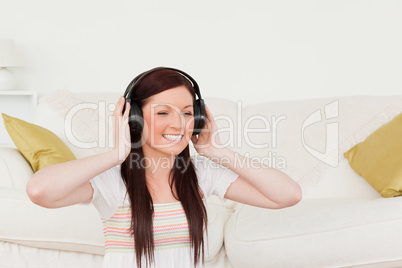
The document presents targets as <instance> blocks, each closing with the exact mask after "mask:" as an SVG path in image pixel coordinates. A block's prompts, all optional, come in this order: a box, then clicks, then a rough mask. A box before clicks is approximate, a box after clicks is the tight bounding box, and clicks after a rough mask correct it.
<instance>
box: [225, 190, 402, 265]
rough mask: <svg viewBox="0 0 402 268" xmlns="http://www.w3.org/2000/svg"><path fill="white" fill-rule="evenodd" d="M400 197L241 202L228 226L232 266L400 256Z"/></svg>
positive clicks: (328, 262) (357, 262)
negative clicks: (262, 204)
mask: <svg viewBox="0 0 402 268" xmlns="http://www.w3.org/2000/svg"><path fill="white" fill-rule="evenodd" d="M401 201H402V197H395V198H386V199H385V198H379V199H375V200H367V199H305V200H302V201H301V202H300V203H299V204H298V205H296V206H294V207H289V208H285V209H281V210H269V209H263V208H257V207H251V206H246V205H241V206H237V208H236V211H235V212H234V214H233V216H231V218H230V219H229V220H228V222H227V224H226V226H225V240H224V243H225V247H226V253H227V255H228V258H229V260H230V262H231V263H232V265H233V267H308V268H311V267H345V266H352V265H361V264H366V263H372V262H378V261H390V260H400V256H401V252H402V244H401V243H400V241H399V239H398V238H397V235H398V234H399V233H401V232H402V202H401Z"/></svg>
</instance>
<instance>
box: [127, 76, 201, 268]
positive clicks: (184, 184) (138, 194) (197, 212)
mask: <svg viewBox="0 0 402 268" xmlns="http://www.w3.org/2000/svg"><path fill="white" fill-rule="evenodd" d="M178 86H185V87H186V88H187V89H188V90H189V92H190V93H191V94H192V96H193V100H194V99H195V92H194V89H193V87H192V85H191V83H190V82H189V81H188V80H187V78H185V77H183V76H182V75H181V74H179V73H178V72H175V71H173V70H167V69H160V70H157V71H154V72H152V73H150V74H148V75H147V76H146V77H144V78H142V79H141V81H140V82H139V83H138V84H137V85H136V87H135V88H134V90H133V91H132V93H131V99H132V100H134V101H136V102H137V103H138V104H139V106H140V107H143V106H144V105H145V104H146V103H147V101H148V99H149V97H151V96H153V95H155V94H158V93H160V92H162V91H165V90H168V89H171V88H174V87H178ZM140 140H141V134H139V135H135V136H134V137H131V142H132V144H141V142H140ZM132 154H134V155H135V156H136V159H138V160H139V161H142V160H143V158H144V154H143V150H142V147H140V146H132V148H131V152H130V155H129V157H127V159H126V160H125V161H124V162H123V163H122V164H121V176H122V178H123V181H124V183H125V185H126V188H127V194H128V196H129V199H130V202H131V212H132V217H131V232H132V233H133V236H134V243H135V253H136V259H137V264H138V266H139V267H140V268H141V259H142V256H143V255H144V256H145V258H146V263H147V267H148V263H152V262H154V236H153V221H152V215H153V213H154V209H153V201H152V197H151V194H150V192H149V190H148V187H147V184H146V180H145V169H144V167H141V165H130V161H129V159H131V155H132ZM137 156H139V158H138V157H137ZM169 177H170V178H171V180H170V181H169V182H170V189H171V192H172V195H173V196H174V197H175V198H176V199H178V200H179V201H180V202H181V204H182V206H183V209H184V211H185V213H186V217H187V221H188V226H189V234H190V241H191V247H192V249H193V253H194V254H193V256H194V266H196V264H197V263H198V262H199V261H200V259H201V258H202V262H203V263H204V236H203V234H204V229H205V231H206V230H207V225H208V218H207V211H206V208H205V206H204V203H203V201H202V197H201V195H200V192H201V191H200V188H199V186H198V178H197V175H196V173H195V168H194V166H193V163H192V162H191V160H190V150H189V146H188V145H187V147H186V148H185V149H184V150H183V151H182V152H181V153H180V154H179V155H177V156H176V159H175V163H174V165H173V168H172V170H171V171H170V176H169ZM173 189H175V190H176V192H177V196H175V194H174V191H173ZM201 253H202V254H201Z"/></svg>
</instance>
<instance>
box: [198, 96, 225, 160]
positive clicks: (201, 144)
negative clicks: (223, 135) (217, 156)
mask: <svg viewBox="0 0 402 268" xmlns="http://www.w3.org/2000/svg"><path fill="white" fill-rule="evenodd" d="M205 117H206V120H205V125H204V127H203V128H202V130H201V132H200V133H199V134H198V137H197V135H193V136H192V137H191V141H192V142H193V145H194V148H195V149H196V150H197V152H198V154H200V155H203V156H206V157H208V156H212V155H213V151H214V150H216V149H219V148H221V147H222V145H221V142H220V139H219V134H218V128H217V127H216V124H215V121H214V118H213V116H212V114H211V111H210V110H209V108H208V106H207V105H206V104H205Z"/></svg>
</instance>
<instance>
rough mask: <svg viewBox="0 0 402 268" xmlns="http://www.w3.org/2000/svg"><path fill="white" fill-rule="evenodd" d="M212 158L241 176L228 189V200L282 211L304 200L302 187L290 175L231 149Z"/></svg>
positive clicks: (217, 151) (220, 150)
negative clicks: (281, 209)
mask: <svg viewBox="0 0 402 268" xmlns="http://www.w3.org/2000/svg"><path fill="white" fill-rule="evenodd" d="M208 158H210V160H212V161H214V162H216V163H218V164H220V165H221V166H224V167H227V168H229V169H230V170H232V171H233V172H235V173H236V174H238V175H239V177H238V178H237V179H236V180H235V181H234V182H233V183H232V184H231V185H230V186H229V188H228V189H227V191H226V194H225V198H227V199H230V200H233V201H237V202H240V203H243V204H247V205H252V206H257V207H263V208H271V209H278V208H285V207H290V206H293V205H295V204H297V203H298V202H299V201H300V200H301V198H302V193H301V189H300V186H299V184H297V183H296V182H295V181H294V180H292V179H291V178H290V177H289V176H288V175H286V174H285V173H283V172H281V171H279V170H277V169H274V168H270V167H266V166H264V165H262V164H261V163H258V162H257V161H254V159H250V158H248V157H245V156H243V155H240V154H237V153H235V152H233V151H232V150H230V149H228V148H223V149H218V150H215V151H214V152H213V154H211V155H209V156H208Z"/></svg>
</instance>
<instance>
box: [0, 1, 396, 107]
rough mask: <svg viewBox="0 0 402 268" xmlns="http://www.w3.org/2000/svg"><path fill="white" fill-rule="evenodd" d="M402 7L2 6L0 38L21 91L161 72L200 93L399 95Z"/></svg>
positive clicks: (109, 82)
mask: <svg viewBox="0 0 402 268" xmlns="http://www.w3.org/2000/svg"><path fill="white" fill-rule="evenodd" d="M401 14H402V4H401V1H384V0H375V1H369V0H361V1H354V0H346V1H322V0H317V1H312V0H303V1H300V0H292V1H267V0H258V1H257V0H251V1H250V0H243V1H238V0H237V1H236V0H218V1H217V0H214V1H213V0H208V1H205V0H204V1H189V0H187V1H167V0H153V1H128V0H114V1H110V0H108V1H105V0H97V1H95V0H84V1H83V0H69V1H52V0H35V1H32V0H0V38H12V39H14V40H15V42H16V43H17V45H18V48H19V50H20V51H21V54H22V56H23V58H24V60H25V66H24V67H23V68H14V69H13V70H14V72H15V74H16V75H17V77H18V79H19V86H18V89H19V90H36V91H39V92H40V94H45V93H48V92H51V91H53V90H56V89H69V90H71V91H74V92H76V91H82V92H86V91H116V92H121V93H123V92H124V90H125V88H126V86H127V84H128V83H129V82H130V81H131V79H132V78H133V77H134V76H135V75H137V74H138V73H139V72H142V71H144V70H147V69H150V68H152V67H156V66H171V67H176V68H179V69H182V70H184V71H186V72H188V73H189V74H191V75H192V76H193V77H194V78H195V79H196V80H197V81H198V83H199V84H200V87H201V90H202V93H203V95H204V96H215V97H223V98H225V97H226V98H229V99H232V100H243V101H245V103H254V102H260V101H267V100H283V99H304V98H317V97H327V96H340V95H377V94H386V95H393V94H400V93H401V92H402V91H401V85H402V83H401V82H402V49H401V48H402V16H401Z"/></svg>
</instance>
